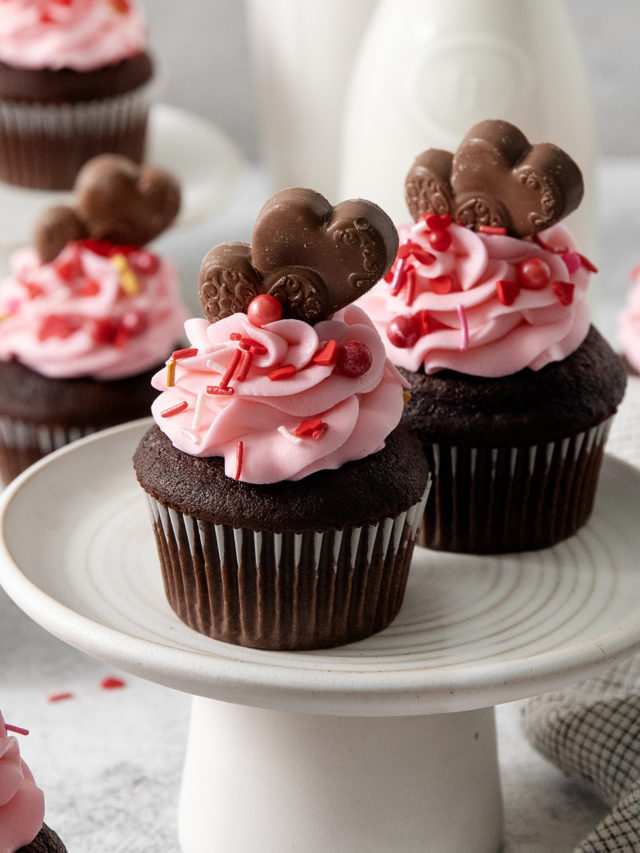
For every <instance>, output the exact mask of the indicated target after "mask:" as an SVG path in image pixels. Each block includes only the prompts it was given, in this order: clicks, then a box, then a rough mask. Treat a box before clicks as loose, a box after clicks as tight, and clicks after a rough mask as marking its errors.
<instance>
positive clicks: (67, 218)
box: [34, 154, 180, 263]
mask: <svg viewBox="0 0 640 853" xmlns="http://www.w3.org/2000/svg"><path fill="white" fill-rule="evenodd" d="M74 194H75V202H76V203H75V206H73V207H71V206H63V205H56V206H55V207H53V208H49V209H48V210H46V211H45V212H44V213H43V214H42V216H41V217H40V219H39V220H38V221H37V222H36V226H35V229H34V244H35V247H36V250H37V252H38V254H39V256H40V259H41V260H42V261H43V262H44V263H47V262H49V261H52V260H53V259H54V258H55V257H57V255H58V254H59V253H60V252H61V251H62V249H64V247H65V246H66V244H67V243H68V242H69V240H78V239H83V238H85V237H91V238H92V239H94V240H106V241H108V242H110V243H113V244H115V245H131V246H144V245H145V244H146V243H149V242H150V241H151V240H153V239H155V238H156V237H157V236H158V235H159V234H161V233H162V232H163V231H164V230H166V229H167V228H168V227H169V225H171V223H172V222H173V220H174V219H175V217H176V216H177V214H178V211H179V209H180V185H179V184H178V182H177V181H176V179H175V178H174V177H173V175H171V174H169V172H166V171H165V170H164V169H159V168H157V167H156V166H149V165H143V166H139V165H138V164H137V163H134V162H133V161H132V160H128V159H127V158H126V157H122V156H120V155H118V154H101V155H100V156H98V157H94V158H93V159H92V160H89V161H88V162H87V163H86V164H85V165H84V166H83V167H82V169H81V170H80V172H79V173H78V176H77V178H76V182H75V184H74Z"/></svg>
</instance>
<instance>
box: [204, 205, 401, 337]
mask: <svg viewBox="0 0 640 853" xmlns="http://www.w3.org/2000/svg"><path fill="white" fill-rule="evenodd" d="M397 251H398V234H397V231H396V229H395V226H394V225H393V223H392V221H391V219H390V218H389V217H388V216H387V214H386V213H384V211H383V210H382V209H381V208H380V207H378V205H376V204H373V203H372V202H369V201H364V200H363V199H352V200H350V201H344V202H342V203H341V204H338V205H337V206H336V207H332V206H331V204H329V202H328V201H327V200H326V198H324V196H322V195H320V194H319V193H317V192H315V191H313V190H309V189H302V188H290V189H286V190H282V191H281V192H279V193H276V194H275V195H274V196H272V197H271V198H270V199H269V200H268V201H267V202H266V203H265V205H264V206H263V208H262V210H261V211H260V213H259V214H258V217H257V218H256V221H255V225H254V228H253V235H252V242H251V246H248V245H247V244H243V243H225V244H222V245H221V246H217V247H216V248H215V249H212V250H211V252H209V254H208V255H207V256H206V258H205V260H204V262H203V264H202V269H201V273H200V282H199V293H200V302H201V304H202V307H203V309H204V312H205V314H206V316H207V318H208V319H209V320H210V321H211V322H215V320H219V319H221V318H222V317H223V316H226V315H227V314H231V313H234V312H235V311H246V309H247V307H248V305H249V302H250V301H251V299H252V298H253V297H254V296H255V295H257V293H269V294H271V295H273V296H275V297H276V298H277V299H278V300H279V301H280V302H281V303H282V306H283V315H284V316H286V317H295V318H297V319H302V320H306V321H308V322H310V323H317V322H318V321H319V320H322V319H325V318H327V317H330V316H331V315H332V314H333V313H334V312H335V311H337V310H339V309H340V308H343V307H344V306H345V305H348V304H349V303H350V302H352V301H353V300H355V299H357V298H358V297H359V296H360V295H361V294H363V293H365V292H366V291H367V290H369V288H371V287H372V286H373V285H374V284H375V283H376V282H377V281H378V280H379V279H380V278H382V276H383V275H385V273H386V272H387V271H388V270H389V269H390V267H391V265H392V264H393V261H394V260H395V256H396V253H397Z"/></svg>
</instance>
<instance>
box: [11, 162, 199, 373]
mask: <svg viewBox="0 0 640 853" xmlns="http://www.w3.org/2000/svg"><path fill="white" fill-rule="evenodd" d="M74 192H75V204H74V205H73V206H55V207H52V208H49V209H48V210H46V211H45V212H44V213H43V214H42V216H41V217H40V219H39V220H38V222H37V223H36V225H35V229H34V245H33V246H30V247H27V248H25V249H22V250H20V251H18V252H16V253H15V254H14V255H13V257H12V259H11V275H10V276H8V277H7V278H6V279H5V280H4V281H3V282H2V283H0V360H3V361H8V360H11V359H16V360H17V361H20V362H21V363H22V364H24V365H26V366H27V367H29V368H31V369H32V370H35V371H36V372H37V373H40V374H42V375H44V376H48V377H60V378H71V377H76V376H89V377H92V378H94V379H99V380H111V379H119V378H122V377H126V376H132V375H135V374H137V373H142V372H144V371H145V370H148V369H149V368H151V367H154V366H156V365H157V364H158V363H159V362H161V361H162V360H163V358H164V357H165V356H166V348H167V340H170V341H178V340H179V339H180V336H181V333H182V323H183V321H184V317H185V314H186V312H185V309H184V307H183V306H182V303H181V300H180V295H179V288H178V276H177V271H176V270H175V268H174V266H173V264H172V263H170V262H169V261H167V260H164V259H162V258H160V257H159V256H158V255H156V254H155V253H154V252H152V251H150V250H149V249H147V248H144V246H145V244H146V243H147V242H148V241H150V240H152V239H153V238H154V237H156V236H158V235H159V234H160V233H161V232H162V231H163V230H164V229H165V228H167V227H168V226H169V225H170V224H171V222H172V221H173V219H174V218H175V216H176V214H177V212H178V209H179V205H180V189H179V186H178V184H177V182H176V181H175V179H174V178H173V176H171V175H169V174H168V173H166V172H164V171H163V170H161V169H157V168H155V167H153V166H142V167H140V166H137V165H136V164H134V163H133V162H132V161H130V160H128V159H126V158H124V157H120V156H118V155H115V154H104V155H101V156H99V157H96V158H94V159H93V160H90V161H89V162H88V163H87V164H86V165H85V166H84V167H83V168H82V169H81V171H80V172H79V174H78V177H77V180H76V183H75V186H74Z"/></svg>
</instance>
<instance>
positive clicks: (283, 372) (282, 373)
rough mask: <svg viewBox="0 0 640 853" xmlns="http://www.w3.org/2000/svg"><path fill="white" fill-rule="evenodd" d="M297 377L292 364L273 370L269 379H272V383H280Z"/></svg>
mask: <svg viewBox="0 0 640 853" xmlns="http://www.w3.org/2000/svg"><path fill="white" fill-rule="evenodd" d="M314 361H315V359H314ZM295 375H296V369H295V367H294V366H293V365H292V364H284V365H283V366H282V367H276V369H275V370H272V371H271V373H270V374H269V379H271V381H272V382H279V381H280V380H281V379H291V377H292V376H295Z"/></svg>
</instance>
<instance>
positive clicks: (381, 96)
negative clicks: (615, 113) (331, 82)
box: [339, 0, 596, 254]
mask: <svg viewBox="0 0 640 853" xmlns="http://www.w3.org/2000/svg"><path fill="white" fill-rule="evenodd" d="M488 118H501V119H506V120H507V121H511V122H513V123H514V124H516V125H517V126H518V127H519V128H520V129H521V130H522V131H523V132H524V133H525V134H526V135H527V137H528V138H529V140H530V141H531V142H553V143H555V144H556V145H559V146H560V147H561V148H564V150H565V151H567V153H568V154H570V155H571V156H572V157H573V159H574V160H576V162H577V163H578V165H579V166H580V168H581V169H582V171H583V175H584V180H585V198H584V200H583V202H582V204H581V206H580V208H579V210H578V211H576V212H575V213H574V214H572V216H571V217H570V221H569V222H568V224H569V227H570V228H571V230H572V231H573V233H574V234H575V236H576V238H577V239H578V241H579V243H580V245H581V246H582V247H584V250H585V251H587V252H591V253H592V254H593V252H594V251H595V245H594V244H595V236H594V235H595V223H594V195H595V185H594V183H595V182H594V167H595V159H596V144H595V132H594V115H593V106H592V101H591V93H590V87H589V84H588V79H587V74H586V70H585V67H584V64H583V62H582V59H581V56H580V52H579V49H578V46H577V43H576V38H575V34H574V32H573V30H572V27H571V23H570V20H569V18H568V15H567V12H566V10H565V7H564V5H563V3H562V2H561V0H380V4H379V6H378V7H377V10H376V12H375V14H374V15H373V17H372V19H371V21H370V25H369V29H368V31H367V33H366V34H365V36H364V38H363V41H362V44H361V50H360V54H359V57H358V60H357V62H356V64H355V67H354V72H353V75H352V79H351V84H350V87H349V92H348V94H347V102H346V109H345V122H344V128H343V147H342V163H341V182H340V192H339V195H340V197H341V198H348V197H352V196H364V197H365V198H370V199H372V200H373V201H377V202H378V203H379V204H380V205H381V206H382V207H383V208H384V209H385V210H386V211H387V212H388V213H389V215H390V216H391V217H392V218H393V219H394V221H396V222H403V221H404V222H406V221H407V219H408V218H409V215H408V211H407V207H406V204H405V201H404V179H405V176H406V173H407V171H408V170H409V167H410V166H411V164H412V162H413V160H414V159H415V157H416V155H417V154H419V153H420V152H422V151H424V150H425V149H427V148H444V149H446V150H449V151H453V150H455V148H456V147H457V146H458V144H459V142H460V140H461V138H462V137H463V136H464V134H465V133H466V131H467V130H468V129H469V128H470V127H471V126H472V125H473V124H474V123H475V122H477V121H481V120H483V119H488Z"/></svg>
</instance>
